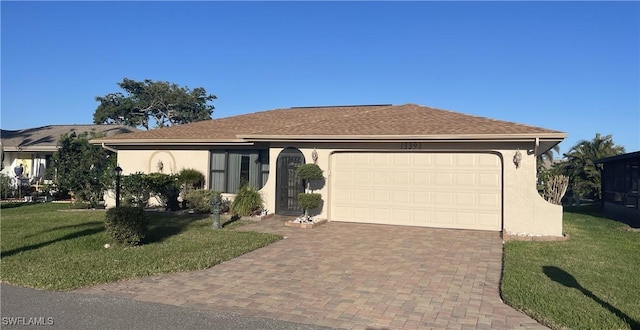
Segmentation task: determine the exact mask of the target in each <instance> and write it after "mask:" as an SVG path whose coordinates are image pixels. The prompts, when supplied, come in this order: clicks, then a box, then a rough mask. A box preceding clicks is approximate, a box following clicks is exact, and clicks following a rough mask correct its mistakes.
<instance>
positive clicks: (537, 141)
mask: <svg viewBox="0 0 640 330" xmlns="http://www.w3.org/2000/svg"><path fill="white" fill-rule="evenodd" d="M538 148H540V138H536V144H535V146H534V147H533V154H534V155H536V157H537V156H538Z"/></svg>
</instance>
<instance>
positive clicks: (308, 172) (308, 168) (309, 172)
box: [296, 164, 322, 189]
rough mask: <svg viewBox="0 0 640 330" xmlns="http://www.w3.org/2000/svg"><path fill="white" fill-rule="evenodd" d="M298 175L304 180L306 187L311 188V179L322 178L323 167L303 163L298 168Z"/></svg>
mask: <svg viewBox="0 0 640 330" xmlns="http://www.w3.org/2000/svg"><path fill="white" fill-rule="evenodd" d="M296 176H297V177H298V178H300V179H302V180H304V182H305V183H306V184H305V187H306V188H307V189H309V186H310V183H311V181H313V180H320V179H322V169H320V166H318V165H316V164H302V165H300V166H298V168H297V169H296Z"/></svg>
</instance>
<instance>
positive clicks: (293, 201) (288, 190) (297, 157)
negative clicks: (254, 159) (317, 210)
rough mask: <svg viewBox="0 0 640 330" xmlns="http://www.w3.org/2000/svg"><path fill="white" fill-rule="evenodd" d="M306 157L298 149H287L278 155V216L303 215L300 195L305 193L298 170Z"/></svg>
mask: <svg viewBox="0 0 640 330" xmlns="http://www.w3.org/2000/svg"><path fill="white" fill-rule="evenodd" d="M304 162H305V161H304V155H303V154H302V152H300V150H298V149H296V148H286V149H284V150H282V151H281V152H280V155H278V161H277V165H276V166H277V167H276V214H282V215H301V214H302V209H301V208H300V207H299V206H298V194H299V193H303V192H304V185H303V184H302V181H301V180H300V179H298V178H297V177H296V169H297V168H298V166H300V165H302V164H304Z"/></svg>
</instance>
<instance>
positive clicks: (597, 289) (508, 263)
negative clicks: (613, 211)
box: [502, 212, 640, 329]
mask: <svg viewBox="0 0 640 330" xmlns="http://www.w3.org/2000/svg"><path fill="white" fill-rule="evenodd" d="M627 229H628V226H627V225H625V224H623V223H620V222H616V221H612V220H608V219H606V218H603V217H599V216H598V215H597V214H589V213H587V212H565V214H564V231H565V232H566V233H567V234H569V235H570V236H571V239H570V240H569V241H566V242H520V241H510V242H507V243H505V246H504V274H503V280H502V295H503V298H504V299H505V302H506V303H507V304H509V305H511V306H513V307H515V308H517V309H519V310H522V311H524V312H525V313H527V314H528V315H530V316H531V317H533V318H534V319H536V320H538V322H540V323H542V324H544V325H547V326H549V327H551V328H553V329H563V328H569V329H628V328H631V329H640V280H639V276H640V232H632V231H629V230H627Z"/></svg>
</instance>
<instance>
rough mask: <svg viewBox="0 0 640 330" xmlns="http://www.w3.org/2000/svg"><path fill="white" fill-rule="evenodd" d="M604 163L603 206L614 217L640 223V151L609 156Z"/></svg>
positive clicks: (601, 161) (599, 162)
mask: <svg viewBox="0 0 640 330" xmlns="http://www.w3.org/2000/svg"><path fill="white" fill-rule="evenodd" d="M596 164H602V165H603V168H602V181H601V184H602V206H603V209H604V212H605V213H607V214H608V215H610V216H612V217H613V218H616V219H620V220H623V221H625V222H628V223H629V224H633V225H636V226H637V225H640V192H639V190H640V151H636V152H631V153H627V154H622V155H617V156H613V157H607V158H603V159H600V160H598V161H596Z"/></svg>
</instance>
